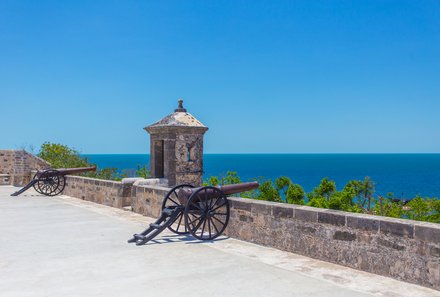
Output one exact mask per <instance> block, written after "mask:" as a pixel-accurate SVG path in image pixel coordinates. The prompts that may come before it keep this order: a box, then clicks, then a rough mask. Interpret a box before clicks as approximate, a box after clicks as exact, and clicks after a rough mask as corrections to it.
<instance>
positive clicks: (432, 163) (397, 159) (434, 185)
mask: <svg viewBox="0 0 440 297" xmlns="http://www.w3.org/2000/svg"><path fill="white" fill-rule="evenodd" d="M81 156H84V157H86V158H87V159H88V160H89V161H90V162H92V163H95V164H97V165H98V167H99V168H104V167H113V168H117V170H118V172H119V173H126V174H128V175H133V174H134V172H135V170H136V168H137V166H138V165H140V166H148V165H149V156H150V155H149V154H82V155H81ZM227 171H235V172H237V174H238V176H239V177H240V178H241V179H242V181H249V180H255V179H259V180H267V179H270V180H275V179H276V178H277V177H280V176H287V177H289V178H291V179H292V181H293V182H294V183H298V184H300V185H301V186H302V187H303V188H304V190H306V191H311V190H312V189H313V188H314V187H316V186H317V185H318V184H319V182H320V181H321V179H322V178H324V177H328V178H329V179H332V180H334V181H335V182H336V185H337V188H338V189H341V188H343V187H344V185H345V184H346V183H347V182H348V181H349V180H352V179H356V180H359V179H364V178H365V177H366V176H369V177H370V178H371V179H372V180H373V181H374V182H375V186H376V195H383V196H385V195H387V193H389V192H392V193H394V195H395V197H398V198H402V199H411V198H413V197H415V196H417V195H420V196H422V197H440V153H206V154H204V175H203V179H204V180H206V179H207V178H209V177H210V176H213V175H214V176H219V177H221V176H225V175H226V172H227Z"/></svg>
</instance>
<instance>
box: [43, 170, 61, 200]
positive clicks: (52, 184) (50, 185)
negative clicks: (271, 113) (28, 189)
mask: <svg viewBox="0 0 440 297" xmlns="http://www.w3.org/2000/svg"><path fill="white" fill-rule="evenodd" d="M61 180H63V182H62V181H61ZM61 183H62V186H63V188H64V176H62V175H61V174H60V172H59V171H58V170H46V171H44V172H42V173H41V174H40V175H39V177H38V182H37V188H38V190H39V191H38V192H39V193H41V194H43V195H46V196H55V195H57V194H58V193H59V191H58V189H59V188H60V185H61Z"/></svg>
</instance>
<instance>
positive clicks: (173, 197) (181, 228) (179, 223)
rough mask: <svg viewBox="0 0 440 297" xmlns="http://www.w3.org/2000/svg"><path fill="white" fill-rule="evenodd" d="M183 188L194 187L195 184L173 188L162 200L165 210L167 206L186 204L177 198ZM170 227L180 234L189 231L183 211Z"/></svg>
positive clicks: (173, 206)
mask: <svg viewBox="0 0 440 297" xmlns="http://www.w3.org/2000/svg"><path fill="white" fill-rule="evenodd" d="M182 188H194V186H192V185H187V184H183V185H178V186H176V187H174V188H172V189H171V190H170V191H169V192H168V194H167V195H166V196H165V199H164V200H163V202H162V210H164V209H165V208H175V207H182V208H184V207H185V205H182V204H181V203H180V201H179V199H178V198H177V194H178V193H179V190H180V189H182ZM168 229H169V230H171V231H172V232H174V233H176V234H179V235H181V234H188V233H189V231H188V228H187V227H186V224H185V220H184V219H183V211H182V212H181V214H180V215H179V216H178V217H177V218H176V220H175V221H174V222H173V223H172V224H171V225H170V226H168Z"/></svg>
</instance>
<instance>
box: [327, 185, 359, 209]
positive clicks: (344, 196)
mask: <svg viewBox="0 0 440 297" xmlns="http://www.w3.org/2000/svg"><path fill="white" fill-rule="evenodd" d="M355 196H356V193H355V190H354V189H353V188H350V187H345V188H344V189H343V190H342V191H339V192H334V193H333V194H332V195H331V196H330V200H329V202H328V207H329V208H331V209H338V210H343V211H351V212H361V208H360V207H358V206H357V205H356V204H355V203H354V202H353V198H354V197H355Z"/></svg>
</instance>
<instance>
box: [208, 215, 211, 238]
mask: <svg viewBox="0 0 440 297" xmlns="http://www.w3.org/2000/svg"><path fill="white" fill-rule="evenodd" d="M210 222H211V220H210V219H209V217H208V231H209V239H211V237H212V235H211V223H210Z"/></svg>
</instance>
